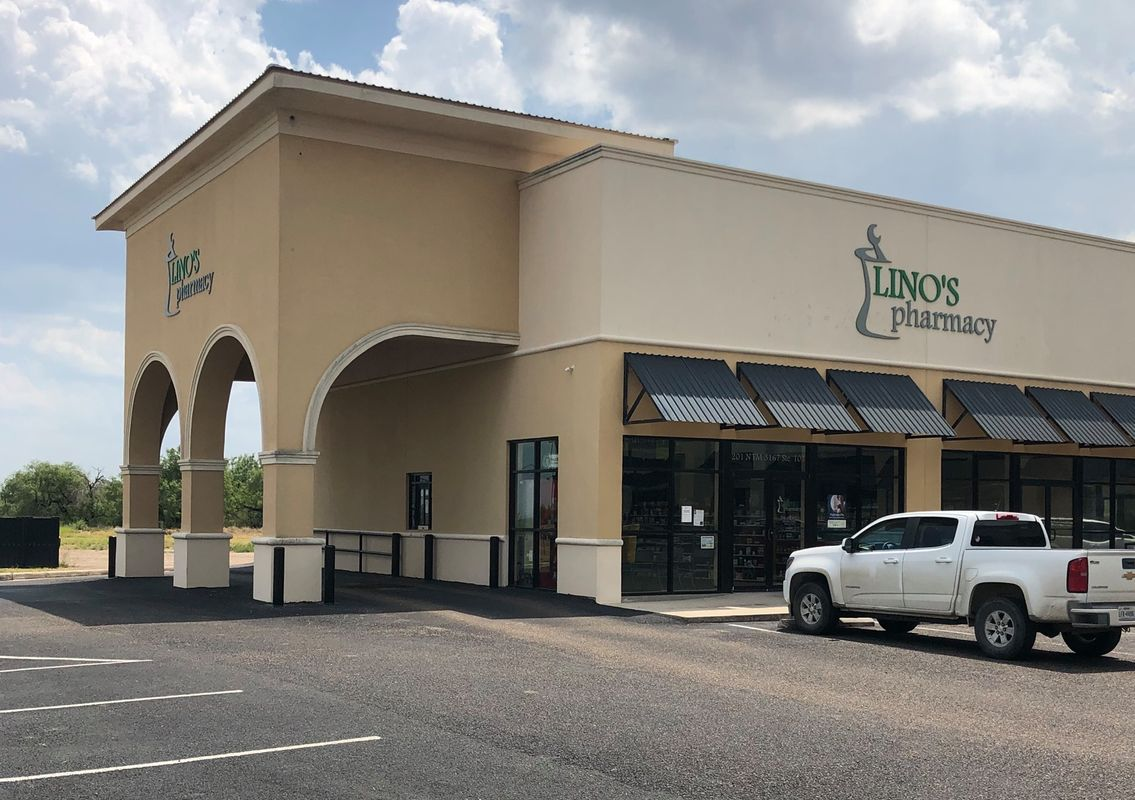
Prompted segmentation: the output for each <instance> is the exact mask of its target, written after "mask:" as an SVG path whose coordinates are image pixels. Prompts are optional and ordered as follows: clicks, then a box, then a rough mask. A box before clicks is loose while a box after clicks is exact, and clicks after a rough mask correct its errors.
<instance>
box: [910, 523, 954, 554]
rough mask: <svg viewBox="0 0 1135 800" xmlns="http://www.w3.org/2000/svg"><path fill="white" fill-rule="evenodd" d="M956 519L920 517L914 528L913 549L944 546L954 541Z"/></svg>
mask: <svg viewBox="0 0 1135 800" xmlns="http://www.w3.org/2000/svg"><path fill="white" fill-rule="evenodd" d="M957 532H958V521H957V520H956V519H953V518H951V517H920V518H919V520H918V524H917V525H916V526H915V528H914V544H913V545H912V547H913V548H914V549H918V548H923V547H945V546H946V545H948V544H953V543H954V536H955V535H956V534H957Z"/></svg>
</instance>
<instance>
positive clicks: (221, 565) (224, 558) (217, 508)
mask: <svg viewBox="0 0 1135 800" xmlns="http://www.w3.org/2000/svg"><path fill="white" fill-rule="evenodd" d="M178 464H179V466H180V467H181V531H180V532H179V533H175V534H174V535H173V585H174V586H177V587H178V588H181V589H196V588H202V587H217V586H228V585H229V540H230V539H231V538H232V536H231V535H230V534H227V533H225V532H224V531H225V460H224V459H223V458H189V459H182V460H181V461H180V462H178Z"/></svg>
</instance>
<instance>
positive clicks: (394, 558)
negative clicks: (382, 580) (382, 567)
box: [390, 533, 402, 578]
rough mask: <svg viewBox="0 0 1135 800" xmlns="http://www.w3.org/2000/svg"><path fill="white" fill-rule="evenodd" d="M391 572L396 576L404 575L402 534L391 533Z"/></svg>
mask: <svg viewBox="0 0 1135 800" xmlns="http://www.w3.org/2000/svg"><path fill="white" fill-rule="evenodd" d="M390 574H391V575H393V576H394V577H395V578H397V577H400V576H401V575H402V534H400V533H393V534H391V535H390Z"/></svg>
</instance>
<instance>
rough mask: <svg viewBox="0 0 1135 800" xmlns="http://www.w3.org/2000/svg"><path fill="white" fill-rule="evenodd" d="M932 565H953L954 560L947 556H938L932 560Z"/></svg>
mask: <svg viewBox="0 0 1135 800" xmlns="http://www.w3.org/2000/svg"><path fill="white" fill-rule="evenodd" d="M934 563H935V564H953V563H954V559H952V558H950V557H949V556H938V557H937V558H936V559H934Z"/></svg>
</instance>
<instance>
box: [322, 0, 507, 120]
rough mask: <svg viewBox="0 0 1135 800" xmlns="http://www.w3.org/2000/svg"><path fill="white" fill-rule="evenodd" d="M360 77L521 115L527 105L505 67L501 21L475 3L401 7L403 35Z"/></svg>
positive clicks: (424, 1) (419, 2)
mask: <svg viewBox="0 0 1135 800" xmlns="http://www.w3.org/2000/svg"><path fill="white" fill-rule="evenodd" d="M316 66H317V65H316ZM338 70H339V71H340V72H341V73H345V72H346V71H345V70H342V68H338ZM356 78H357V79H358V80H360V81H364V82H366V83H376V84H380V85H384V86H392V87H396V88H399V89H405V90H407V91H411V92H418V93H420V94H428V95H434V96H438V97H446V98H452V99H457V100H464V101H465V102H469V103H480V104H482V105H487V106H493V107H495V108H505V109H511V110H516V111H518V110H520V109H521V108H522V107H523V105H524V95H523V92H522V91H521V88H520V85H519V83H518V81H517V80H516V77H515V76H514V75H513V73H512V69H511V68H510V67H509V65H508V64H507V63H506V62H505V58H504V44H503V42H502V41H501V31H500V25H499V23H498V21H497V18H496V16H494V15H493V14H492V13H490V12H489V11H487V10H485V9H483V8H481V7H478V6H476V5H474V4H471V3H452V2H445V0H407V2H405V3H403V4H402V5H401V6H399V8H398V35H397V36H395V37H394V38H392V39H391V40H390V41H389V42H387V43H386V46H385V47H383V49H382V53H381V54H380V55H379V56H378V69H377V70H363V71H362V72H360V73H359V74H358V75H357V76H356Z"/></svg>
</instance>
